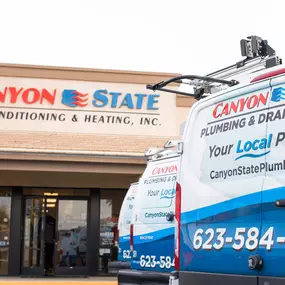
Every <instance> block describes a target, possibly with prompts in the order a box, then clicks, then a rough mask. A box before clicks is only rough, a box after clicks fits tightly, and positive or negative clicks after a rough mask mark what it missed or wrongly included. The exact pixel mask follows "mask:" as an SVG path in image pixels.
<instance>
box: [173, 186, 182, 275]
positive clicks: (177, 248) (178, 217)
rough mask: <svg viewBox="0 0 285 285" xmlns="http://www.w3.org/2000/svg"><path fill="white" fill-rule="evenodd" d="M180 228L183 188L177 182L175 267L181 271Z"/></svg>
mask: <svg viewBox="0 0 285 285" xmlns="http://www.w3.org/2000/svg"><path fill="white" fill-rule="evenodd" d="M180 226H181V186H180V184H179V183H178V182H176V197H175V251H174V267H175V269H176V270H179V269H180V266H179V259H180Z"/></svg>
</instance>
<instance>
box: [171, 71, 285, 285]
mask: <svg viewBox="0 0 285 285" xmlns="http://www.w3.org/2000/svg"><path fill="white" fill-rule="evenodd" d="M278 70H279V71H278ZM269 71H270V72H272V73H270V74H268V76H267V77H266V76H264V78H263V79H262V78H261V79H260V80H257V81H254V82H252V83H250V79H251V78H253V77H255V76H256V75H257V74H253V75H252V76H250V77H248V80H247V82H245V83H244V84H239V85H238V86H235V87H232V88H229V89H228V90H226V91H224V92H220V93H217V94H215V95H213V96H209V97H207V98H205V99H202V100H200V101H199V102H197V103H195V104H194V105H193V107H192V108H191V111H190V113H189V117H188V120H187V124H186V127H185V130H184V134H183V139H182V141H183V154H182V156H181V165H180V167H179V169H180V171H179V173H178V179H177V182H178V185H179V187H180V189H181V190H180V191H181V201H180V203H181V213H180V221H179V222H177V223H176V227H177V234H176V237H175V239H176V245H177V247H176V252H177V254H179V271H178V276H179V278H178V279H176V280H175V282H174V281H173V284H179V285H186V284H196V285H200V284H201V285H205V284H210V283H211V284H225V283H233V284H244V283H245V284H252V285H257V284H266V283H267V284H271V285H272V284H274V285H275V284H281V283H282V282H285V269H284V268H285V258H284V256H285V208H284V206H285V200H284V199H285V103H284V102H285V67H284V66H278V67H274V68H272V69H270V70H267V71H263V73H267V72H269ZM277 71H278V72H277ZM276 277H278V278H280V279H276ZM278 282H279V283H278Z"/></svg>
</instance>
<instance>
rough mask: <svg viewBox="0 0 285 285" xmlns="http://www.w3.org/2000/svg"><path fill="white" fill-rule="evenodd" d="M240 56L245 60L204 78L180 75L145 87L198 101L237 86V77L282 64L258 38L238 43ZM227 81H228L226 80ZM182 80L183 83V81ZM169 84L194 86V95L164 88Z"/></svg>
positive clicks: (250, 38) (271, 49)
mask: <svg viewBox="0 0 285 285" xmlns="http://www.w3.org/2000/svg"><path fill="white" fill-rule="evenodd" d="M240 47H241V54H242V56H245V57H246V58H245V59H243V60H241V61H239V62H237V63H235V64H233V65H231V66H228V67H226V68H223V69H220V70H218V71H215V72H213V73H210V74H208V75H206V76H198V75H182V76H177V77H173V78H170V79H168V80H166V81H162V82H159V83H157V84H154V85H151V84H148V85H147V86H146V88H147V89H150V90H153V91H156V90H158V91H164V92H169V93H175V94H181V95H185V96H193V97H195V99H197V100H199V99H201V98H203V97H206V96H207V95H209V94H213V93H215V92H216V90H217V89H215V88H219V87H220V86H228V87H232V86H234V85H237V84H239V82H238V81H237V80H235V79H230V80H229V79H228V78H234V77H235V76H237V75H240V74H243V73H246V72H249V73H253V72H256V71H260V70H263V69H267V68H270V67H274V66H277V65H280V64H282V60H281V59H280V58H279V57H277V56H276V55H275V50H274V49H273V48H272V47H271V46H269V44H268V42H267V40H263V39H262V38H260V37H258V36H250V37H247V39H242V40H241V41H240ZM226 79H228V80H226ZM183 80H184V81H183ZM171 83H179V84H187V85H193V86H194V93H189V92H184V91H179V90H173V89H168V88H165V87H166V86H167V85H169V84H171Z"/></svg>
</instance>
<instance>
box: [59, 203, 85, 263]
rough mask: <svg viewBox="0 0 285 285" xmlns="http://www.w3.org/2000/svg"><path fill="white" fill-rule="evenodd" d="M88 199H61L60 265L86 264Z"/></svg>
mask: <svg viewBox="0 0 285 285" xmlns="http://www.w3.org/2000/svg"><path fill="white" fill-rule="evenodd" d="M87 206H88V203H87V201H86V200H85V201H80V200H59V204H58V207H59V208H58V234H59V237H58V238H59V241H58V257H59V258H58V259H57V262H58V266H60V267H76V266H86V265H87V262H86V251H87Z"/></svg>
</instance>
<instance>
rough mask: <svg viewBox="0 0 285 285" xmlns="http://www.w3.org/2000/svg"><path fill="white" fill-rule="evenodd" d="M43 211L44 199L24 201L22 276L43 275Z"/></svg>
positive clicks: (37, 198) (35, 198)
mask: <svg viewBox="0 0 285 285" xmlns="http://www.w3.org/2000/svg"><path fill="white" fill-rule="evenodd" d="M45 211H46V209H45V198H41V197H32V198H29V197H27V198H26V199H25V206H24V224H23V226H24V229H23V244H22V251H23V252H22V274H24V275H39V276H42V275H44V231H45Z"/></svg>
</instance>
